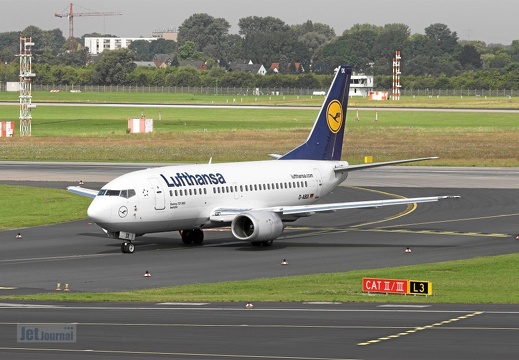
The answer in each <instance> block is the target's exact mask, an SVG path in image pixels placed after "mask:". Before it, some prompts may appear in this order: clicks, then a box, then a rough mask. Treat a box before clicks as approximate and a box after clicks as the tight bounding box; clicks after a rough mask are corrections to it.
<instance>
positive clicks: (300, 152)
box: [279, 65, 351, 160]
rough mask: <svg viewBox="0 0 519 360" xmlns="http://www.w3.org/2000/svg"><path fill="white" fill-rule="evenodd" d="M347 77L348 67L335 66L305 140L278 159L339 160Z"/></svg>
mask: <svg viewBox="0 0 519 360" xmlns="http://www.w3.org/2000/svg"><path fill="white" fill-rule="evenodd" d="M350 78H351V67H350V66H349V65H341V66H339V68H338V69H337V73H336V74H335V78H334V79H333V81H332V84H331V86H330V90H328V95H327V96H326V100H325V101H324V103H323V106H322V107H321V111H319V115H318V116H317V119H316V120H315V123H314V127H313V128H312V131H311V132H310V135H309V136H308V139H306V142H305V143H303V144H301V145H299V146H298V147H296V148H295V149H293V150H291V151H289V152H288V153H286V154H285V155H283V156H281V157H280V158H279V160H295V159H301V160H340V159H341V152H342V141H343V138H344V127H345V126H346V110H347V107H348V94H349V92H350Z"/></svg>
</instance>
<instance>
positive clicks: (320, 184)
mask: <svg viewBox="0 0 519 360" xmlns="http://www.w3.org/2000/svg"><path fill="white" fill-rule="evenodd" d="M314 176H315V198H316V199H319V198H320V197H321V189H322V187H323V179H322V178H321V172H320V171H319V169H314Z"/></svg>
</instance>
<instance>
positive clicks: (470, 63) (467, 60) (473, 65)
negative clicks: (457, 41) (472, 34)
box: [459, 45, 482, 70]
mask: <svg viewBox="0 0 519 360" xmlns="http://www.w3.org/2000/svg"><path fill="white" fill-rule="evenodd" d="M459 62H460V63H461V65H462V66H463V67H464V68H465V69H469V70H472V69H480V68H481V66H482V61H481V55H480V54H479V52H478V50H477V49H476V47H475V46H474V45H464V46H463V47H462V49H461V52H460V55H459Z"/></svg>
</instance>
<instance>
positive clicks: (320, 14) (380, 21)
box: [0, 0, 519, 45]
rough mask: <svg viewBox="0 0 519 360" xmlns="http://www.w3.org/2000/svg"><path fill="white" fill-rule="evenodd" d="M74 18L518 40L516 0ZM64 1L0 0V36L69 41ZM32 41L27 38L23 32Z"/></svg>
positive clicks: (234, 4)
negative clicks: (256, 23)
mask: <svg viewBox="0 0 519 360" xmlns="http://www.w3.org/2000/svg"><path fill="white" fill-rule="evenodd" d="M73 4H74V5H73V7H74V13H81V12H93V11H99V12H120V13H122V15H120V16H76V17H74V36H75V37H81V36H82V35H83V34H86V33H93V32H98V33H109V34H112V35H117V36H119V37H151V33H152V32H153V31H154V30H158V29H164V28H173V29H176V28H178V27H179V26H180V25H181V24H182V22H184V20H186V19H187V18H189V17H190V16H191V15H193V14H197V13H205V14H208V15H210V16H213V17H215V18H224V19H225V20H227V21H228V22H229V24H230V25H231V28H230V30H229V33H231V34H237V33H238V30H239V28H238V21H239V19H241V18H244V17H248V16H259V17H266V16H272V17H275V18H279V19H281V20H282V21H284V22H285V23H286V24H288V25H295V24H302V23H304V22H306V21H307V20H311V21H312V22H314V23H316V22H317V23H323V24H326V25H329V26H330V27H332V28H333V29H334V30H335V33H336V34H337V35H341V34H342V33H343V31H344V30H347V29H349V28H351V27H352V26H353V25H354V24H364V23H368V24H373V25H378V26H383V25H385V24H391V23H403V24H406V25H408V26H409V27H410V29H411V34H417V33H418V34H424V33H425V32H424V29H425V28H426V27H428V26H429V25H431V24H435V23H441V24H445V25H447V26H448V27H449V29H450V30H451V31H456V32H457V34H458V37H459V39H460V40H481V41H484V42H485V43H487V44H491V43H498V44H503V45H510V44H511V43H512V40H519V21H517V14H519V1H518V0H429V1H426V0H357V1H352V0H317V1H312V0H297V1H295V0H256V1H249V0H220V1H218V0H188V1H185V0H184V1H177V0H75V1H74V2H73ZM69 7H70V1H68V2H66V1H62V0H0V32H7V31H21V30H23V29H25V28H26V27H27V26H29V25H35V26H37V27H39V28H41V29H43V30H52V29H56V28H59V29H61V30H62V32H63V35H64V36H65V37H68V20H67V19H66V18H59V17H55V16H54V13H68V12H69ZM27 35H30V34H27Z"/></svg>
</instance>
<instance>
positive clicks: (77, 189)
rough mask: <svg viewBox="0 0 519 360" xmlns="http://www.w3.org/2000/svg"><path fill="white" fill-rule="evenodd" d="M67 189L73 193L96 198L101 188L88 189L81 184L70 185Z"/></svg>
mask: <svg viewBox="0 0 519 360" xmlns="http://www.w3.org/2000/svg"><path fill="white" fill-rule="evenodd" d="M67 191H70V192H71V193H74V194H77V195H81V196H86V197H89V198H92V199H93V198H95V197H96V195H97V193H98V192H99V190H93V189H87V188H84V187H81V186H68V187H67Z"/></svg>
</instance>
